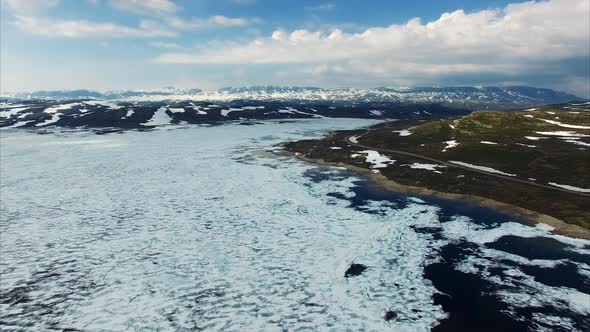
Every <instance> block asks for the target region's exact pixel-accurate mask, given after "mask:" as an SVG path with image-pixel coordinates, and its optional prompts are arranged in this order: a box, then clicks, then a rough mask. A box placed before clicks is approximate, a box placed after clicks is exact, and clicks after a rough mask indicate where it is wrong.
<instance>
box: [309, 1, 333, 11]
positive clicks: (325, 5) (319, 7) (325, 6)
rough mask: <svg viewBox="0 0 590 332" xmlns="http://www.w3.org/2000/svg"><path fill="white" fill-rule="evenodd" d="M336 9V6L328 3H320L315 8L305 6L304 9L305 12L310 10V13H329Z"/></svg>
mask: <svg viewBox="0 0 590 332" xmlns="http://www.w3.org/2000/svg"><path fill="white" fill-rule="evenodd" d="M335 8H336V5H335V4H333V3H330V2H327V3H322V4H319V5H316V6H307V7H305V9H306V10H311V11H329V10H333V9H335Z"/></svg>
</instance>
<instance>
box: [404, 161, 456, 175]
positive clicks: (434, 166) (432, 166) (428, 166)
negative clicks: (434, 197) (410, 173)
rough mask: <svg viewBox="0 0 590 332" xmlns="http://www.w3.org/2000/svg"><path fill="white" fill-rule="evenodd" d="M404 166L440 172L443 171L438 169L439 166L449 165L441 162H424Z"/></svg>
mask: <svg viewBox="0 0 590 332" xmlns="http://www.w3.org/2000/svg"><path fill="white" fill-rule="evenodd" d="M404 166H409V167H410V168H414V169H425V170H428V171H433V172H435V173H439V174H440V173H442V172H441V171H439V170H437V168H445V167H447V166H444V165H439V164H422V163H413V164H411V165H404Z"/></svg>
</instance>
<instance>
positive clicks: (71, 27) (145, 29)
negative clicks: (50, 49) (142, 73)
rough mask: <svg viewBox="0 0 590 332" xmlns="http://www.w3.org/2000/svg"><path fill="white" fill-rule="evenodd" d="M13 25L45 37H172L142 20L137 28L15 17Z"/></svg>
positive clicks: (156, 26)
mask: <svg viewBox="0 0 590 332" xmlns="http://www.w3.org/2000/svg"><path fill="white" fill-rule="evenodd" d="M15 19H16V21H15V25H16V27H17V28H19V29H20V30H22V31H26V32H28V33H31V34H34V35H38V36H47V37H68V38H81V37H103V36H108V37H140V38H150V37H172V36H175V35H176V34H175V33H174V32H173V31H169V30H166V29H165V28H162V27H161V26H160V25H159V24H158V23H157V22H154V21H149V20H143V21H141V23H140V24H139V27H128V26H123V25H118V24H114V23H101V22H92V21H87V20H54V19H51V18H47V17H38V16H22V15H17V16H15Z"/></svg>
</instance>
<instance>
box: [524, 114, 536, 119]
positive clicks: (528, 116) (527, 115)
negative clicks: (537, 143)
mask: <svg viewBox="0 0 590 332" xmlns="http://www.w3.org/2000/svg"><path fill="white" fill-rule="evenodd" d="M524 117H525V118H534V116H532V115H530V114H525V115H524Z"/></svg>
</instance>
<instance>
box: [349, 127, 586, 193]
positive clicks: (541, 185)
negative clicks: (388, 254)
mask: <svg viewBox="0 0 590 332" xmlns="http://www.w3.org/2000/svg"><path fill="white" fill-rule="evenodd" d="M371 131H372V129H367V130H366V131H365V132H364V133H362V134H361V135H353V136H348V137H346V138H345V140H344V141H345V143H347V144H350V145H352V146H356V147H359V148H363V149H369V150H375V151H378V152H387V153H390V154H398V155H404V156H409V157H414V158H418V159H422V160H427V161H431V162H435V163H437V164H441V165H444V166H446V167H454V168H459V169H463V170H467V171H471V172H475V173H480V174H485V175H488V176H492V177H495V178H498V179H502V180H508V181H513V182H519V183H523V184H527V185H531V186H535V187H539V188H544V189H551V190H557V191H561V192H565V193H568V194H574V195H578V196H584V197H590V194H586V193H582V192H579V191H574V190H568V189H564V188H560V187H553V186H549V185H544V184H540V183H536V182H532V181H528V180H524V179H518V178H514V177H510V176H505V175H501V174H496V173H491V172H486V171H483V170H480V169H476V168H471V167H467V166H462V165H458V164H454V163H451V162H448V161H445V160H439V159H435V158H431V157H427V156H423V155H419V154H415V153H411V152H406V151H400V150H393V149H382V148H375V147H372V146H368V145H364V144H360V143H358V140H359V139H360V138H362V137H363V136H365V135H367V134H368V133H370V132H371ZM353 137H354V138H355V141H356V142H357V143H355V142H354V141H352V140H351V139H352V138H353Z"/></svg>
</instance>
